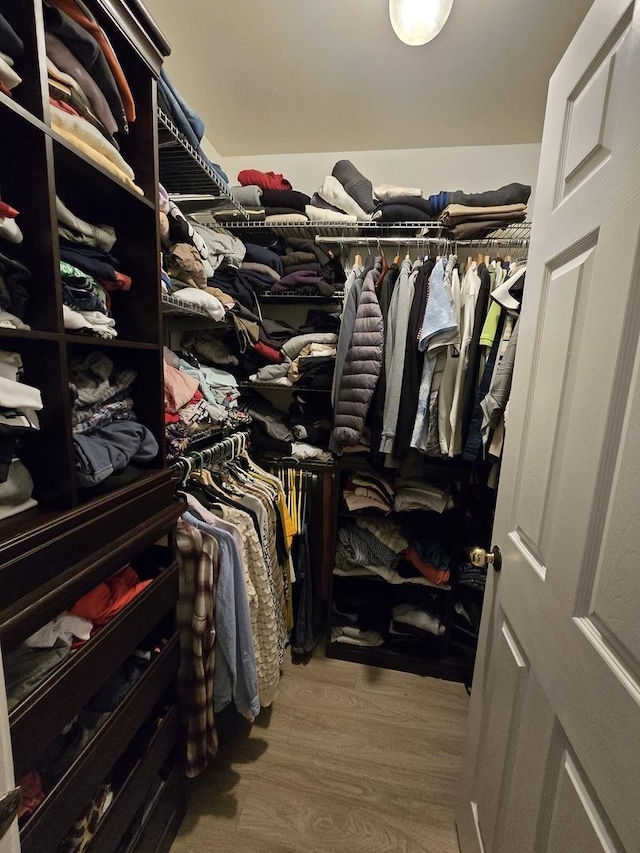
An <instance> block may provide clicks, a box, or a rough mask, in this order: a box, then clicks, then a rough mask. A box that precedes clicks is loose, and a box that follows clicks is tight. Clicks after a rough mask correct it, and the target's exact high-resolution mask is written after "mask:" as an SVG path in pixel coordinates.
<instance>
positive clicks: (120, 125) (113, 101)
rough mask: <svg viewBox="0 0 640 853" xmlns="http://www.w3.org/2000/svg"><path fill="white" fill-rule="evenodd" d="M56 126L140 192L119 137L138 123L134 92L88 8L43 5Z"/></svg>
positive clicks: (70, 2)
mask: <svg viewBox="0 0 640 853" xmlns="http://www.w3.org/2000/svg"><path fill="white" fill-rule="evenodd" d="M43 10H44V18H45V28H46V32H45V45H46V52H47V72H48V79H49V103H50V106H51V126H52V127H53V129H54V130H55V131H56V132H57V133H59V134H60V136H62V137H63V138H64V139H66V140H67V142H69V143H70V144H71V145H72V146H73V147H75V148H77V149H78V150H80V151H81V152H82V153H83V154H84V155H86V156H87V157H89V158H90V159H91V160H93V161H94V162H95V163H97V164H98V165H99V166H101V167H102V168H103V169H104V170H105V171H107V172H108V173H109V174H110V175H112V176H113V177H115V178H117V179H118V180H120V181H122V183H124V184H125V185H126V186H128V187H129V188H130V189H131V190H133V191H134V192H136V193H139V194H140V195H142V192H143V191H142V189H141V188H140V187H139V186H138V185H137V184H136V183H135V174H134V172H133V169H132V168H131V166H130V165H129V164H128V163H127V161H126V160H125V159H124V157H123V156H122V155H121V153H120V151H119V147H118V143H117V142H116V139H115V134H123V135H126V134H128V132H129V123H130V122H133V121H135V117H136V112H135V104H134V102H133V96H132V94H131V89H130V88H129V84H128V82H127V79H126V77H125V75H124V72H123V70H122V67H121V65H120V63H119V61H118V58H117V56H116V54H115V53H114V51H113V48H112V46H111V44H110V42H109V40H108V39H107V37H106V35H105V33H104V31H103V30H102V29H101V27H100V26H99V25H98V24H97V22H96V20H95V18H94V17H93V16H92V15H91V13H90V12H89V11H88V10H87V8H86V6H84V5H82V6H80V5H78V4H76V3H75V2H74V0H51V3H48V4H45V5H44V6H43Z"/></svg>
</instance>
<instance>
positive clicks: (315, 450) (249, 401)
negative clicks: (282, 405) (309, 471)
mask: <svg viewBox="0 0 640 853" xmlns="http://www.w3.org/2000/svg"><path fill="white" fill-rule="evenodd" d="M296 405H298V406H299V405H302V406H304V403H302V404H301V403H300V401H298V400H294V402H293V403H292V404H291V406H292V408H293V407H294V406H296ZM240 406H241V408H242V409H243V410H244V411H245V412H247V413H248V414H249V415H251V417H252V419H253V425H252V427H251V444H252V446H253V447H255V449H256V450H257V451H258V452H259V453H261V454H263V455H265V456H266V457H269V456H270V455H271V456H273V455H275V456H276V457H280V458H281V457H283V456H286V457H289V458H294V459H299V460H301V461H302V460H308V461H312V462H320V463H328V462H331V461H332V459H333V457H332V455H331V453H329V452H328V451H327V450H326V449H325V447H326V445H325V447H319V446H317V445H316V444H315V443H314V442H313V441H312V439H314V438H319V437H321V435H328V430H327V431H326V432H323V433H320V431H319V432H318V433H314V434H313V435H311V434H308V435H307V437H308V439H309V440H308V441H302V440H298V439H297V438H296V435H294V432H293V428H294V427H295V426H296V425H298V426H299V425H300V424H293V425H292V419H293V420H295V419H296V418H292V416H291V415H289V414H287V413H285V412H282V411H280V409H277V408H276V407H275V406H274V405H273V404H272V403H270V402H269V401H268V400H266V399H265V398H264V397H261V396H260V395H258V394H255V395H245V396H243V397H242V399H241V400H240ZM299 434H300V433H299Z"/></svg>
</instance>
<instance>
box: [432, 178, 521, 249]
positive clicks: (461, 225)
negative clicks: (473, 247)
mask: <svg viewBox="0 0 640 853" xmlns="http://www.w3.org/2000/svg"><path fill="white" fill-rule="evenodd" d="M530 195H531V187H530V186H527V185H525V184H518V183H513V184H507V185H506V186H504V187H500V189H497V190H490V191H488V192H484V193H463V192H462V190H457V191H456V192H444V191H443V192H441V193H439V194H438V195H437V196H431V197H430V199H429V201H430V203H431V205H432V207H433V209H434V210H435V211H437V213H439V214H440V221H441V222H442V224H443V225H444V226H445V227H446V228H447V229H448V230H449V231H450V232H451V235H452V236H453V237H454V238H455V239H457V240H468V239H472V238H475V237H482V236H485V235H486V234H490V233H491V232H492V231H495V230H496V229H498V228H506V227H507V226H509V225H513V224H514V223H517V222H524V221H525V219H526V218H527V202H528V200H529V196H530Z"/></svg>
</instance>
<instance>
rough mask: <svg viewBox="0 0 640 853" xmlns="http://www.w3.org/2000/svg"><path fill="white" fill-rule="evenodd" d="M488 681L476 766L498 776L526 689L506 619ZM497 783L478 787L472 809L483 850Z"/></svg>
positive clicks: (488, 842)
mask: <svg viewBox="0 0 640 853" xmlns="http://www.w3.org/2000/svg"><path fill="white" fill-rule="evenodd" d="M493 654H494V656H495V659H494V661H493V662H492V665H491V669H492V675H493V679H492V684H491V687H490V688H489V689H490V698H489V701H488V702H487V712H488V713H487V715H486V721H485V723H484V724H483V726H482V728H483V731H484V733H485V734H484V739H483V745H482V748H481V751H480V755H479V763H478V766H479V767H482V768H483V773H484V772H486V773H488V774H489V775H490V776H495V777H496V778H499V777H500V775H501V770H502V768H503V767H504V766H505V765H506V764H507V763H508V756H509V753H510V752H511V750H512V749H513V748H514V743H515V742H516V740H517V736H518V731H517V726H518V720H519V717H520V711H521V708H520V705H521V700H522V696H523V695H524V691H525V689H526V678H527V673H528V663H527V660H526V658H525V657H524V655H523V653H522V650H521V648H520V645H519V643H518V641H517V639H516V638H515V636H514V635H513V632H512V630H511V628H510V627H509V625H508V624H507V622H506V621H505V620H504V618H502V619H501V620H500V622H499V625H498V632H497V636H496V638H495V640H494V643H493ZM507 784H508V780H507V779H503V780H502V785H501V786H495V787H483V786H479V788H478V800H477V804H476V810H477V814H478V825H479V831H480V835H481V837H482V839H483V841H484V845H485V847H486V848H487V849H489V850H490V849H492V846H493V841H494V834H495V829H496V825H497V817H498V813H499V810H500V807H501V803H500V800H501V796H502V790H501V789H502V788H504V786H505V785H507Z"/></svg>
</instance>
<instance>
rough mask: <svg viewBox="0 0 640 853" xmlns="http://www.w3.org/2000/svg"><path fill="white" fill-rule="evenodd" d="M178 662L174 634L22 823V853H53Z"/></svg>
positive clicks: (173, 674) (177, 640)
mask: <svg viewBox="0 0 640 853" xmlns="http://www.w3.org/2000/svg"><path fill="white" fill-rule="evenodd" d="M179 660H180V638H179V636H178V635H177V634H176V635H174V636H173V637H172V639H171V641H170V642H169V643H168V644H167V646H165V648H164V649H163V650H162V652H161V654H160V655H159V656H158V657H157V658H156V659H155V660H154V661H153V662H152V663H151V664H150V665H149V667H148V669H147V670H146V672H144V674H143V675H142V676H141V678H140V679H139V680H138V681H137V682H136V683H135V685H134V686H133V688H132V689H131V690H130V692H129V693H128V694H127V696H126V698H125V699H124V701H123V702H122V703H121V704H120V705H119V706H118V707H117V708H116V710H115V711H114V712H113V713H112V714H111V715H110V716H109V719H108V720H107V721H106V722H105V723H104V725H103V726H102V727H101V728H100V729H99V730H98V732H97V733H96V735H95V736H94V737H93V738H92V740H91V741H89V743H88V744H87V746H86V748H85V749H84V750H83V751H82V752H81V754H80V755H79V756H78V758H77V759H76V760H75V761H74V763H73V765H72V766H71V767H70V768H69V770H68V771H67V772H66V773H65V774H64V776H63V777H62V779H60V781H59V782H58V784H57V785H56V786H55V788H54V789H53V790H52V791H51V793H50V794H49V796H48V797H47V798H46V799H45V800H44V802H43V803H42V805H41V806H40V807H39V808H38V810H37V811H36V812H35V813H34V815H33V816H32V817H31V818H30V819H29V820H28V821H27V823H26V824H25V825H24V827H23V829H22V832H21V838H20V842H21V847H22V853H55V851H56V849H57V847H58V845H59V843H60V842H61V841H62V840H63V838H64V837H65V836H66V834H67V832H68V831H69V829H70V827H71V825H72V824H73V822H74V821H75V820H76V819H77V817H78V816H79V815H80V814H81V813H82V812H83V810H84V808H85V807H86V806H87V804H88V802H89V801H90V800H91V797H92V795H93V792H94V791H95V790H96V789H97V788H98V786H99V785H100V784H101V783H102V782H103V781H104V779H105V777H106V775H107V774H108V773H109V771H110V770H111V768H112V767H113V766H114V764H115V763H116V761H117V760H118V759H119V758H120V756H121V755H122V754H123V753H124V752H125V750H126V749H127V747H128V746H129V744H130V743H131V740H132V739H133V736H134V735H135V733H136V732H137V730H138V729H139V728H140V726H141V725H142V723H143V722H144V720H145V718H146V717H147V716H148V715H149V713H150V712H151V710H152V708H153V707H154V705H155V704H156V703H157V702H158V700H159V699H160V697H161V695H162V694H163V693H164V691H165V690H166V689H167V687H168V686H169V685H170V684H172V683H174V682H175V678H176V672H177V667H178V664H179Z"/></svg>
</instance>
